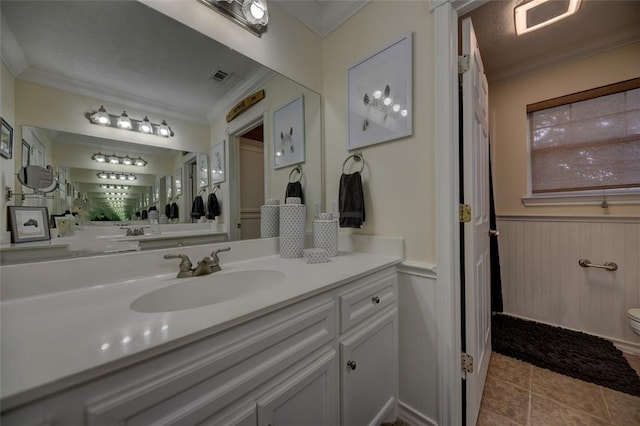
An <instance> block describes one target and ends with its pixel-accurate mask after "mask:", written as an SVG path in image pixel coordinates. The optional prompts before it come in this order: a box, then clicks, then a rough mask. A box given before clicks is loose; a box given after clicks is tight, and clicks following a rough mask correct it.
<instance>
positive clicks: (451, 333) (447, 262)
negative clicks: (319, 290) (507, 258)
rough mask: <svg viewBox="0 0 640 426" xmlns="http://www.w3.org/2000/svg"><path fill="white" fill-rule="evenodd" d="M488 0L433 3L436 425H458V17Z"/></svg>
mask: <svg viewBox="0 0 640 426" xmlns="http://www.w3.org/2000/svg"><path fill="white" fill-rule="evenodd" d="M487 1H488V0H434V1H433V2H432V12H433V15H434V19H433V21H434V33H435V34H434V36H435V38H434V40H435V41H434V44H435V55H434V56H435V57H436V58H438V60H437V61H435V66H434V71H435V96H434V98H433V100H434V102H433V110H434V112H435V120H434V121H435V148H436V149H435V153H436V176H437V180H436V192H437V195H436V199H437V219H436V223H437V255H438V262H437V264H438V273H437V282H438V284H437V288H438V292H437V318H438V331H439V341H438V367H439V368H438V370H439V371H438V394H439V395H440V400H439V401H438V404H439V419H438V420H439V421H438V424H442V425H445V424H446V425H449V424H450V425H460V424H462V410H463V409H464V407H462V383H461V377H462V372H461V369H460V356H461V353H462V350H461V339H460V336H461V333H462V329H461V321H460V311H461V309H460V297H461V296H460V223H459V220H458V215H459V207H458V206H459V203H460V189H459V183H460V178H459V172H460V166H459V163H458V162H459V147H458V136H459V129H458V121H459V120H458V103H459V102H458V42H459V40H458V18H459V17H460V16H462V15H464V14H466V13H468V12H470V11H471V10H473V9H475V8H477V7H479V6H482V5H483V4H485V3H486V2H487Z"/></svg>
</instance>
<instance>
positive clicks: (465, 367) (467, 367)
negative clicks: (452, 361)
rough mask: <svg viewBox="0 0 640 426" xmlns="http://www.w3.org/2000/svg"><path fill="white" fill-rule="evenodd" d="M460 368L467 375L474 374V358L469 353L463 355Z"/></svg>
mask: <svg viewBox="0 0 640 426" xmlns="http://www.w3.org/2000/svg"><path fill="white" fill-rule="evenodd" d="M460 367H461V368H462V371H464V372H465V373H473V357H472V356H471V355H469V354H467V353H462V356H461V357H460Z"/></svg>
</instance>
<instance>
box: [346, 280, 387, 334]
mask: <svg viewBox="0 0 640 426" xmlns="http://www.w3.org/2000/svg"><path fill="white" fill-rule="evenodd" d="M397 281H398V280H397V274H396V273H395V271H394V272H393V273H392V274H389V275H386V276H383V277H379V278H377V279H375V280H373V281H371V282H369V283H367V282H366V281H365V282H363V283H361V284H360V285H359V286H358V285H356V288H355V289H353V290H351V291H349V292H347V293H343V294H341V295H340V332H342V333H344V332H346V331H347V330H349V329H350V328H351V327H353V326H354V325H356V324H358V323H359V322H361V321H362V320H364V319H366V318H368V317H370V316H371V315H374V314H376V313H378V312H381V311H382V310H383V309H384V308H385V307H387V306H389V305H391V304H393V303H395V302H396V300H397V298H398V294H397V293H398V286H397Z"/></svg>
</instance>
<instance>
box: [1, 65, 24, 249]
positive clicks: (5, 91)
mask: <svg viewBox="0 0 640 426" xmlns="http://www.w3.org/2000/svg"><path fill="white" fill-rule="evenodd" d="M0 62H1V63H2V64H1V68H0V79H1V80H2V81H1V83H0V84H1V86H0V96H1V99H0V105H2V106H1V109H0V115H1V116H2V118H4V120H5V121H6V122H7V123H9V125H10V126H11V127H13V158H12V159H7V158H4V157H0V189H2V196H1V197H0V244H3V243H9V242H11V235H10V234H9V233H8V232H6V229H7V214H6V212H7V206H13V205H15V203H14V200H13V199H11V200H9V202H7V201H6V199H5V197H4V188H5V187H7V186H9V187H11V188H14V189H15V187H14V174H15V161H16V159H17V161H20V160H19V158H20V155H17V156H16V146H17V147H18V149H17V151H18V154H20V149H21V145H20V144H17V145H16V141H19V140H20V132H19V131H16V125H15V122H16V120H15V85H16V81H15V79H14V78H13V75H12V74H11V72H9V68H7V66H6V65H5V63H4V61H0Z"/></svg>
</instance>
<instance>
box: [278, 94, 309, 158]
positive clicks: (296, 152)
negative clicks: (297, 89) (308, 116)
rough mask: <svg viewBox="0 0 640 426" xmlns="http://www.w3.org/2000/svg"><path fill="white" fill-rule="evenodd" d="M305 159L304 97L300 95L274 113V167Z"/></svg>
mask: <svg viewBox="0 0 640 426" xmlns="http://www.w3.org/2000/svg"><path fill="white" fill-rule="evenodd" d="M304 161H305V157H304V97H303V95H300V96H298V97H296V98H295V99H293V100H292V101H290V102H289V103H287V104H286V105H284V106H282V107H280V108H279V109H277V110H276V111H275V112H274V113H273V167H274V168H275V169H279V168H282V167H286V166H290V165H293V164H300V163H304Z"/></svg>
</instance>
